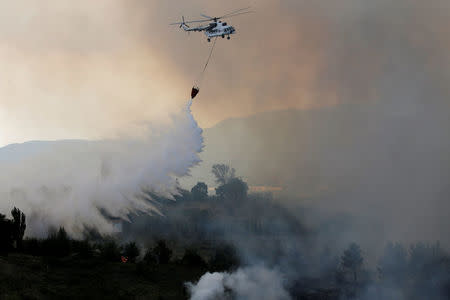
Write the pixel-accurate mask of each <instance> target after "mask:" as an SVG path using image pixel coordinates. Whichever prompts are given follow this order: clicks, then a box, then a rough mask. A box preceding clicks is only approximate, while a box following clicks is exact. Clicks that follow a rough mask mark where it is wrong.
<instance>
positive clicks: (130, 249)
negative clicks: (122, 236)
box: [123, 242, 140, 263]
mask: <svg viewBox="0 0 450 300" xmlns="http://www.w3.org/2000/svg"><path fill="white" fill-rule="evenodd" d="M139 253H140V251H139V248H138V246H136V243H135V242H129V243H128V244H126V245H125V247H124V251H123V254H124V255H125V256H126V257H128V261H129V262H132V263H134V262H136V258H137V257H138V256H139Z"/></svg>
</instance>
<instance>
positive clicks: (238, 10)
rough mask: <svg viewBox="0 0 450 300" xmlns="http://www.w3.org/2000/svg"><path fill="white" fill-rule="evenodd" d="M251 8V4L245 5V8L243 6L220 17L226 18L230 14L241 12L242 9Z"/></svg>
mask: <svg viewBox="0 0 450 300" xmlns="http://www.w3.org/2000/svg"><path fill="white" fill-rule="evenodd" d="M250 8H251V6H249V7H245V8H241V9H237V10H235V11H232V12H229V13H227V14H225V15H223V16H221V17H219V18H225V17H227V16H229V15H234V14H235V13H238V12H241V11H243V10H247V9H250Z"/></svg>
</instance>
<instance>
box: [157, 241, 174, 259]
mask: <svg viewBox="0 0 450 300" xmlns="http://www.w3.org/2000/svg"><path fill="white" fill-rule="evenodd" d="M153 255H154V256H155V257H156V260H157V261H158V263H160V264H167V263H168V262H169V261H170V258H171V257H172V250H170V249H169V247H167V245H166V241H164V240H159V241H158V244H157V245H156V247H155V248H153Z"/></svg>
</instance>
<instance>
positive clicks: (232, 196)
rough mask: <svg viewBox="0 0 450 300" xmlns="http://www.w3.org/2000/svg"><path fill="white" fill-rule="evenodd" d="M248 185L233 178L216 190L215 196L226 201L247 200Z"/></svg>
mask: <svg viewBox="0 0 450 300" xmlns="http://www.w3.org/2000/svg"><path fill="white" fill-rule="evenodd" d="M247 192H248V185H247V183H245V182H244V181H242V180H241V179H239V178H233V179H231V180H229V181H228V182H227V183H225V184H223V185H221V186H219V187H218V188H216V194H217V196H219V197H220V198H225V199H228V200H232V201H236V200H244V199H245V198H247Z"/></svg>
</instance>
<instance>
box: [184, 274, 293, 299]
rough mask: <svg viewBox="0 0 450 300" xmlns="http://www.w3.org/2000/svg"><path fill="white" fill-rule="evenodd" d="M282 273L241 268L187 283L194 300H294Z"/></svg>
mask: <svg viewBox="0 0 450 300" xmlns="http://www.w3.org/2000/svg"><path fill="white" fill-rule="evenodd" d="M282 278H283V277H282V276H281V274H279V273H278V272H277V271H275V270H269V269H266V268H264V267H262V266H254V267H247V268H241V269H238V270H237V271H236V272H233V273H231V274H230V273H206V274H205V275H203V276H202V277H201V278H200V280H199V281H198V283H197V284H193V283H187V287H188V289H189V292H190V294H191V298H190V299H191V300H209V299H238V300H239V299H249V300H253V299H254V300H256V299H280V300H284V299H290V296H289V294H288V292H287V291H286V290H285V289H284V287H283V280H282Z"/></svg>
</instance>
